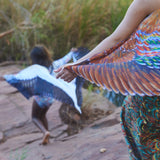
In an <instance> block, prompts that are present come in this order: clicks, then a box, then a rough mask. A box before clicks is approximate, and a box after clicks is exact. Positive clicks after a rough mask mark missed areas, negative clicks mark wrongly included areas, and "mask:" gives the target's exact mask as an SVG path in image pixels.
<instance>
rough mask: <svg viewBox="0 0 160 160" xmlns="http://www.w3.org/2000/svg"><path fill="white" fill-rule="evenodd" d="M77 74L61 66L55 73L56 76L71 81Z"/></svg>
mask: <svg viewBox="0 0 160 160" xmlns="http://www.w3.org/2000/svg"><path fill="white" fill-rule="evenodd" d="M76 76H77V75H76V74H75V73H72V72H70V71H69V70H67V69H65V68H63V69H61V70H60V72H58V73H57V75H56V78H61V79H63V80H64V81H67V82H71V81H72V80H73V79H74V78H75V77H76Z"/></svg>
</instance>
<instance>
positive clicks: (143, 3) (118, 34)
mask: <svg viewBox="0 0 160 160" xmlns="http://www.w3.org/2000/svg"><path fill="white" fill-rule="evenodd" d="M156 3H157V5H155V4H156ZM158 8H160V2H159V0H134V1H133V2H132V4H131V5H130V6H129V8H128V10H127V12H126V15H125V17H124V18H123V20H122V21H121V23H120V24H119V26H118V27H117V28H116V30H115V31H114V32H113V33H112V34H111V35H110V36H108V37H107V38H105V39H104V40H103V41H102V42H100V43H99V44H98V45H97V46H96V47H95V48H94V49H93V50H91V51H90V52H89V53H88V54H87V55H86V56H84V57H82V58H81V59H79V60H78V61H76V62H75V63H72V65H75V64H78V63H81V62H83V61H84V60H87V59H89V58H90V57H92V56H93V55H95V54H97V53H101V52H103V51H105V50H106V49H109V48H111V47H113V46H115V45H116V44H117V43H119V42H121V41H123V40H125V39H127V38H128V37H129V36H130V35H131V34H132V33H133V32H134V31H135V30H136V28H137V27H138V25H139V24H140V23H141V22H142V21H143V20H144V18H145V17H146V16H148V15H149V14H150V13H151V12H153V11H154V10H156V9H158ZM69 65H70V64H69ZM64 67H65V66H64ZM56 72H59V73H58V74H57V78H62V79H64V80H65V81H67V82H70V81H71V80H72V78H74V76H75V75H74V76H72V75H71V74H72V73H70V72H69V71H67V69H65V68H60V69H59V70H57V71H56Z"/></svg>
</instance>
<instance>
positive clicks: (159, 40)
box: [68, 9, 160, 160]
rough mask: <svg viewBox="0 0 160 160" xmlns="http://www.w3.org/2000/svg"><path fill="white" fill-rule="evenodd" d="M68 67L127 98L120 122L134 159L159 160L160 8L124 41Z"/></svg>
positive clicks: (131, 156)
mask: <svg viewBox="0 0 160 160" xmlns="http://www.w3.org/2000/svg"><path fill="white" fill-rule="evenodd" d="M68 69H69V70H70V71H72V72H74V73H76V74H77V75H79V76H82V77H83V78H85V79H87V80H89V81H90V82H92V83H95V84H97V85H98V86H101V87H102V88H104V89H107V90H109V91H114V92H116V93H119V92H120V93H122V94H123V95H126V96H127V98H126V100H125V101H124V104H123V107H122V113H121V119H122V121H121V124H122V128H123V131H124V134H125V138H126V142H127V144H128V148H129V153H130V158H131V159H132V160H160V9H159V10H156V11H154V12H153V13H152V14H151V15H149V16H148V17H146V18H145V19H144V20H143V21H142V23H141V24H140V25H139V26H138V27H137V29H136V30H135V32H134V33H133V34H132V35H131V36H130V37H128V39H127V40H125V41H124V42H122V43H120V44H117V45H116V46H115V47H113V48H111V49H108V50H106V51H104V52H102V53H97V54H96V55H94V56H93V57H91V58H90V59H88V60H85V61H83V62H81V63H80V64H76V65H73V66H69V67H68Z"/></svg>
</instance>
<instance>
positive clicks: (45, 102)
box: [34, 96, 54, 108]
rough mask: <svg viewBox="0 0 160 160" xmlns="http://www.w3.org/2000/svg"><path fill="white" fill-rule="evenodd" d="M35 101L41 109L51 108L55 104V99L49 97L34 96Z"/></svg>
mask: <svg viewBox="0 0 160 160" xmlns="http://www.w3.org/2000/svg"><path fill="white" fill-rule="evenodd" d="M34 99H35V101H36V102H37V104H38V106H39V107H40V108H45V107H50V106H51V105H52V103H53V102H54V98H53V97H48V96H44V97H42V96H34Z"/></svg>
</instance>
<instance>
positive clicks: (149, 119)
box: [121, 95, 160, 160]
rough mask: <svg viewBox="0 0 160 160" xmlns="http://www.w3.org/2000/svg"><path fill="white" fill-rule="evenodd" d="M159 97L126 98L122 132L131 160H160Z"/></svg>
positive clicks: (123, 108)
mask: <svg viewBox="0 0 160 160" xmlns="http://www.w3.org/2000/svg"><path fill="white" fill-rule="evenodd" d="M159 107H160V97H159V96H154V97H148V96H144V97H140V96H137V95H136V96H134V97H131V96H128V97H126V99H125V101H124V103H123V106H122V112H121V124H122V130H123V132H124V135H125V139H126V142H127V145H128V149H129V153H130V159H131V160H160V109H159Z"/></svg>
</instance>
